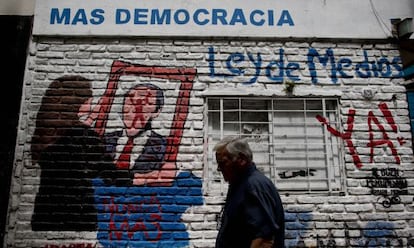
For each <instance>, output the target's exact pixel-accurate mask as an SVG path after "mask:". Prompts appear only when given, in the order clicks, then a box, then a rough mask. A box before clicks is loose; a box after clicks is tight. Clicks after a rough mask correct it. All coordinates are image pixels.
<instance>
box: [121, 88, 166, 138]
mask: <svg viewBox="0 0 414 248" xmlns="http://www.w3.org/2000/svg"><path fill="white" fill-rule="evenodd" d="M159 113H160V109H158V107H157V90H156V89H151V88H149V87H147V86H142V85H141V86H137V87H135V88H133V89H131V90H130V91H129V92H128V93H127V95H126V96H125V100H124V107H123V122H124V124H125V127H126V132H127V135H128V136H129V137H132V136H136V135H137V134H139V133H140V132H142V131H143V130H144V129H145V128H146V126H147V124H148V122H150V121H151V120H152V119H153V118H155V117H157V116H158V115H159Z"/></svg>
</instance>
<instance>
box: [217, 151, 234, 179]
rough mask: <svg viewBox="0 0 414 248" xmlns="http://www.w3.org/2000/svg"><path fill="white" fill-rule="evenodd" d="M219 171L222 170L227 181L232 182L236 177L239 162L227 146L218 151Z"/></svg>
mask: <svg viewBox="0 0 414 248" xmlns="http://www.w3.org/2000/svg"><path fill="white" fill-rule="evenodd" d="M216 161H217V171H220V172H221V174H222V175H223V178H224V180H225V181H226V182H232V181H233V180H234V177H235V171H236V168H237V163H236V161H235V160H232V159H231V156H230V154H229V152H228V151H227V150H226V148H223V149H221V150H217V152H216Z"/></svg>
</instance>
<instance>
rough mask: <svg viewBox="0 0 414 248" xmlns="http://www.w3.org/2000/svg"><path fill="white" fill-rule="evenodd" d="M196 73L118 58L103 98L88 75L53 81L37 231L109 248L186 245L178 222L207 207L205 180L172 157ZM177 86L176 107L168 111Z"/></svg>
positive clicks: (41, 119) (42, 118) (37, 151)
mask: <svg viewBox="0 0 414 248" xmlns="http://www.w3.org/2000/svg"><path fill="white" fill-rule="evenodd" d="M195 73H196V72H195V70H194V69H186V68H164V67H151V66H142V65H134V64H130V63H126V62H123V61H114V62H113V64H112V67H111V71H110V74H109V80H108V84H107V87H106V90H105V92H104V93H103V95H102V96H100V97H99V96H98V99H96V96H92V87H91V82H90V81H88V80H87V79H85V78H82V77H77V76H64V77H62V78H59V79H57V80H55V81H54V82H52V84H51V85H50V87H49V89H48V90H47V92H46V94H45V96H44V97H43V99H42V106H41V107H40V110H39V112H38V115H37V122H36V130H35V133H34V135H33V139H32V158H33V163H34V164H36V163H37V164H39V165H40V168H41V176H40V178H41V182H40V188H39V192H38V194H37V196H36V202H35V210H34V214H33V217H32V229H33V230H55V231H65V230H73V231H95V230H97V231H98V237H97V238H98V240H99V242H100V243H101V245H103V246H104V247H126V246H128V247H152V246H153V245H155V244H158V245H160V244H162V245H172V244H174V247H185V246H188V240H189V236H188V233H187V230H186V226H185V225H184V223H182V222H181V215H182V214H183V213H184V212H185V211H186V210H187V209H188V208H190V207H191V206H194V205H201V204H202V203H203V198H202V190H201V186H202V183H201V179H200V178H198V177H196V176H194V175H193V174H192V173H190V172H186V171H181V172H180V171H178V169H177V165H176V159H177V155H178V147H179V146H180V144H181V139H182V136H183V130H184V124H185V121H186V119H187V115H188V108H189V101H190V93H191V90H192V85H193V83H192V81H193V79H194V77H195ZM123 77H127V78H128V77H129V79H127V80H126V81H127V83H125V82H123V81H122V80H121V78H123ZM131 77H132V78H137V80H136V81H135V80H131ZM142 78H144V80H142ZM140 80H141V81H143V82H141V81H140ZM152 81H154V82H152ZM173 83H175V84H177V85H178V86H179V87H178V89H179V91H178V93H177V95H176V96H175V97H174V98H176V103H175V110H174V111H170V110H168V109H167V110H166V111H164V103H165V94H164V91H165V90H166V88H168V87H167V85H169V86H171V84H173ZM164 87H165V88H164ZM174 92H176V91H175V90H174ZM169 95H171V94H169ZM163 115H165V116H167V115H168V116H169V117H164V118H161V117H160V116H163ZM113 116H117V117H119V118H118V119H119V122H118V124H117V125H114V123H113ZM157 118H159V119H160V120H157ZM156 121H157V122H158V123H162V125H160V124H157V127H156V128H155V127H154V125H153V123H154V122H156ZM119 123H120V124H119ZM168 123H169V124H168ZM50 213H52V214H50Z"/></svg>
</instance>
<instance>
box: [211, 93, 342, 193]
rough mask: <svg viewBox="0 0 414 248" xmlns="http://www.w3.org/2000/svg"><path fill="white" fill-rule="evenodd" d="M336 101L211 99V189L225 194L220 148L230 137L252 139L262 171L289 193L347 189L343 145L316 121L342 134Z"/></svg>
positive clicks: (333, 99) (243, 98)
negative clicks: (326, 122) (218, 158)
mask: <svg viewBox="0 0 414 248" xmlns="http://www.w3.org/2000/svg"><path fill="white" fill-rule="evenodd" d="M338 105H339V104H338V99H336V98H300V99H299V98H295V99H292V98H282V99H273V98H249V97H209V98H207V119H208V122H207V123H208V127H207V130H206V140H207V144H208V145H207V151H206V153H207V154H206V164H207V166H205V170H206V171H205V172H206V178H205V179H206V190H207V193H213V192H214V194H216V193H224V192H226V187H227V184H226V183H224V181H223V179H222V176H221V175H220V173H219V172H218V171H217V164H216V161H215V154H214V152H213V150H212V149H213V147H214V145H215V144H216V143H217V142H218V141H219V140H220V139H221V138H223V137H224V136H228V135H238V136H242V137H245V138H246V139H248V141H249V144H250V146H251V148H252V150H253V159H254V161H255V163H256V165H257V167H258V168H259V169H260V170H261V171H263V172H264V173H265V174H266V175H267V176H268V177H270V178H271V179H272V180H273V181H274V183H275V184H276V185H277V187H278V188H279V190H280V191H283V192H286V193H323V192H327V193H333V192H339V191H341V190H343V182H342V180H343V159H344V157H343V149H342V143H341V142H340V140H339V139H338V138H337V137H335V136H333V135H331V134H330V133H329V132H328V131H327V130H326V127H324V126H323V125H321V123H320V122H319V121H318V120H317V118H316V116H317V115H321V116H323V117H325V118H327V119H328V120H329V123H330V124H331V125H332V127H335V128H336V129H337V130H341V123H340V116H339V110H338Z"/></svg>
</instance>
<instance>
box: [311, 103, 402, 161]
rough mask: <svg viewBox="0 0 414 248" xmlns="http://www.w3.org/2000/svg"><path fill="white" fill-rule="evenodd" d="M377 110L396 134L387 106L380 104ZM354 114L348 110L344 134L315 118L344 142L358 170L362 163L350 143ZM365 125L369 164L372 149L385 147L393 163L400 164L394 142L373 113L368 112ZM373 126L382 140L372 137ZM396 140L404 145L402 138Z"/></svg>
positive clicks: (320, 117) (318, 116)
mask: <svg viewBox="0 0 414 248" xmlns="http://www.w3.org/2000/svg"><path fill="white" fill-rule="evenodd" d="M378 108H379V110H380V111H381V112H382V114H383V117H384V118H385V120H386V122H387V124H388V125H389V126H390V127H391V130H392V132H394V133H398V127H397V125H396V124H395V121H394V118H393V116H392V114H391V111H390V110H389V109H388V106H387V104H386V103H380V104H379V105H378ZM355 114H356V111H355V110H354V109H349V111H348V119H347V122H346V126H347V128H346V129H345V131H344V132H340V131H338V130H336V129H335V128H333V127H332V126H331V125H330V124H329V122H328V120H327V119H326V118H325V117H322V116H320V115H317V116H316V118H317V119H318V121H319V122H320V123H322V125H326V128H327V129H328V131H329V132H330V133H331V134H333V135H334V136H337V137H340V138H342V139H343V140H344V141H345V143H346V146H347V148H348V150H349V153H350V154H351V156H352V159H353V161H354V164H355V166H356V167H358V168H361V167H362V162H361V159H360V156H359V154H358V152H357V149H356V147H355V145H354V143H353V141H352V132H353V130H354V120H355ZM367 123H368V132H369V142H368V144H367V147H370V148H371V149H370V163H372V162H373V161H374V148H376V147H380V146H383V145H386V146H387V147H388V148H389V149H390V150H391V154H392V156H393V157H394V160H395V163H397V164H400V163H401V159H400V156H399V154H398V152H397V148H396V146H395V145H394V142H393V141H392V140H391V138H390V136H389V135H388V133H387V129H386V128H385V126H384V124H382V123H381V122H380V121H379V119H378V118H377V116H375V114H374V112H373V111H369V113H368V119H367ZM374 124H375V125H376V126H377V128H378V130H379V131H380V132H381V134H382V138H380V139H377V138H375V136H374ZM396 139H397V142H398V144H399V145H403V144H404V143H405V141H404V138H402V137H397V138H396Z"/></svg>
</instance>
